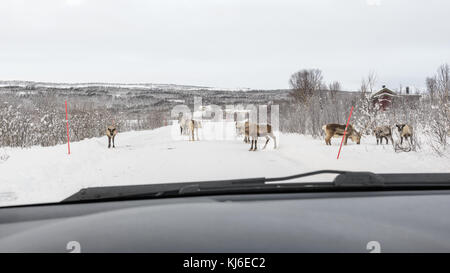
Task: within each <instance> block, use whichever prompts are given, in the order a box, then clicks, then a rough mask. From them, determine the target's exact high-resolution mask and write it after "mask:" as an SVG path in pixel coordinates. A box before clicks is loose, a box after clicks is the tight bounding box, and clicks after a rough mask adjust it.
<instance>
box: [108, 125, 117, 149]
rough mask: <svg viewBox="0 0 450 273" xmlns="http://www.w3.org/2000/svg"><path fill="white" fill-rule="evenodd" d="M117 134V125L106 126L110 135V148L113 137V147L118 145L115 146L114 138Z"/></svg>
mask: <svg viewBox="0 0 450 273" xmlns="http://www.w3.org/2000/svg"><path fill="white" fill-rule="evenodd" d="M116 135H117V128H116V126H115V125H110V126H108V128H106V136H107V137H108V148H111V139H112V144H113V148H116V146H114V138H115V137H116Z"/></svg>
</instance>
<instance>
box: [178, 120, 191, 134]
mask: <svg viewBox="0 0 450 273" xmlns="http://www.w3.org/2000/svg"><path fill="white" fill-rule="evenodd" d="M189 121H190V119H185V118H184V117H180V118H179V119H178V125H180V134H181V135H188V134H189Z"/></svg>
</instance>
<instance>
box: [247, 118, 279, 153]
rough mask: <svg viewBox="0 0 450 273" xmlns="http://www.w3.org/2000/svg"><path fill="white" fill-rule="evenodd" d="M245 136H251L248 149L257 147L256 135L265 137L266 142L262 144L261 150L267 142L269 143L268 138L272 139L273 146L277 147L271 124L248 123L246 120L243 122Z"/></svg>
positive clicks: (251, 149) (254, 149)
mask: <svg viewBox="0 0 450 273" xmlns="http://www.w3.org/2000/svg"><path fill="white" fill-rule="evenodd" d="M245 136H246V138H247V139H250V137H251V143H252V144H251V147H250V150H249V151H256V150H257V149H258V137H265V138H266V143H265V144H264V147H263V150H264V149H265V148H266V147H267V143H269V140H270V138H272V139H273V148H274V149H276V148H277V138H276V137H275V135H274V134H273V131H272V125H270V124H261V125H259V124H250V123H249V122H248V121H247V122H245ZM253 144H254V146H253Z"/></svg>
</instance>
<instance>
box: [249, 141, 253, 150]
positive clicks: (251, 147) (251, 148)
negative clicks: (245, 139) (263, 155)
mask: <svg viewBox="0 0 450 273" xmlns="http://www.w3.org/2000/svg"><path fill="white" fill-rule="evenodd" d="M251 143H252V145H251V146H250V150H249V151H253V139H252V140H251Z"/></svg>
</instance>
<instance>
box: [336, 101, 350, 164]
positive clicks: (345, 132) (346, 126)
mask: <svg viewBox="0 0 450 273" xmlns="http://www.w3.org/2000/svg"><path fill="white" fill-rule="evenodd" d="M352 112H353V106H352V109H350V115H349V116H348V120H347V125H345V130H344V136H343V137H342V140H341V146H340V147H339V152H338V155H337V159H339V155H340V154H341V148H342V142H344V138H345V134H347V128H348V123H349V122H350V118H351V117H352Z"/></svg>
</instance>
